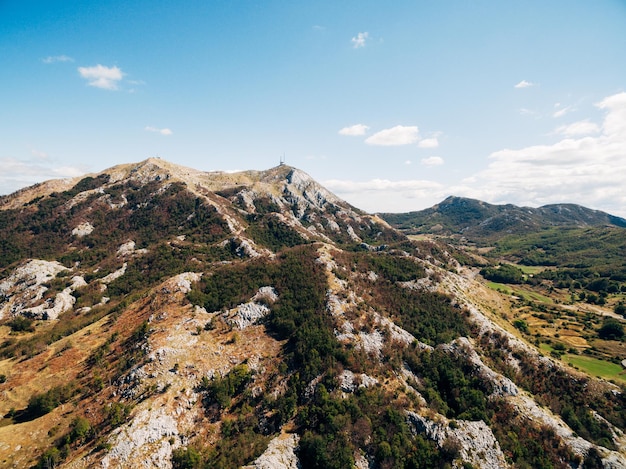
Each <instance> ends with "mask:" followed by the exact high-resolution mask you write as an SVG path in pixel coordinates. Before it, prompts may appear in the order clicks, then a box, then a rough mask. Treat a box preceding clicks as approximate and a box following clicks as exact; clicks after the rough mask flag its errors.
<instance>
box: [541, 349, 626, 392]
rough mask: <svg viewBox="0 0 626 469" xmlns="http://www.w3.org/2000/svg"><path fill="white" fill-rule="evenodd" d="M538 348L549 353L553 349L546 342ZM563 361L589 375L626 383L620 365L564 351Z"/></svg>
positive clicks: (625, 373) (625, 377) (624, 373)
mask: <svg viewBox="0 0 626 469" xmlns="http://www.w3.org/2000/svg"><path fill="white" fill-rule="evenodd" d="M539 349H541V350H542V351H544V352H546V353H547V354H549V353H550V352H552V351H553V350H554V349H553V348H552V347H551V346H550V345H549V344H546V343H542V344H539ZM561 360H562V361H563V362H564V363H567V364H569V365H571V366H574V367H576V368H578V369H579V370H580V371H584V372H585V373H587V374H588V375H590V376H594V377H599V378H604V379H606V380H609V381H610V380H613V381H615V382H616V383H618V384H624V383H626V371H625V370H624V368H622V366H621V365H618V364H616V363H613V362H608V361H605V360H599V359H598V358H593V357H587V356H585V355H574V354H571V353H566V354H564V355H563V356H562V357H561Z"/></svg>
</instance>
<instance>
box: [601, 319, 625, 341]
mask: <svg viewBox="0 0 626 469" xmlns="http://www.w3.org/2000/svg"><path fill="white" fill-rule="evenodd" d="M598 335H599V336H600V338H601V339H606V340H620V339H622V338H623V337H624V326H623V325H622V323H621V322H619V321H618V320H617V319H613V318H608V319H605V320H604V322H603V323H602V327H600V329H599V330H598Z"/></svg>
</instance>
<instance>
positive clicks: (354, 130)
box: [339, 124, 369, 137]
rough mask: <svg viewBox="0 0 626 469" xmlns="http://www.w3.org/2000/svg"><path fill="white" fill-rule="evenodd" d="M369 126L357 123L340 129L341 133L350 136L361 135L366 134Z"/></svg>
mask: <svg viewBox="0 0 626 469" xmlns="http://www.w3.org/2000/svg"><path fill="white" fill-rule="evenodd" d="M368 130H369V127H368V126H367V125H364V124H355V125H351V126H350V127H344V128H343V129H341V130H340V131H339V135H348V136H350V137H357V136H359V135H365V134H366V133H367V131H368Z"/></svg>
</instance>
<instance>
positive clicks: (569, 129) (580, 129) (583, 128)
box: [554, 119, 600, 137]
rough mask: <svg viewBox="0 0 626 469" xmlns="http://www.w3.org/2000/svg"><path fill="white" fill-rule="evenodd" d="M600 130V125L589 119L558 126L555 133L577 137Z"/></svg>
mask: <svg viewBox="0 0 626 469" xmlns="http://www.w3.org/2000/svg"><path fill="white" fill-rule="evenodd" d="M598 132H600V126H599V125H598V124H596V123H594V122H591V121H590V120H589V119H586V120H584V121H578V122H574V123H572V124H569V125H562V126H560V127H557V128H556V130H555V131H554V133H556V134H561V135H565V136H567V137H575V136H579V135H591V134H596V133H598Z"/></svg>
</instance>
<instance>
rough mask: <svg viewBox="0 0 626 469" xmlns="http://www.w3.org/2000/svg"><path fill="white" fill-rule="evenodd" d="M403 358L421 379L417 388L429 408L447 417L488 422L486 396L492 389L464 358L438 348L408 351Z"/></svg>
mask: <svg viewBox="0 0 626 469" xmlns="http://www.w3.org/2000/svg"><path fill="white" fill-rule="evenodd" d="M404 359H405V360H406V362H407V364H408V365H409V367H410V368H411V370H412V371H413V372H414V373H415V374H417V375H418V376H419V377H420V378H421V382H420V383H416V385H417V386H418V388H419V390H420V392H421V393H422V395H423V396H424V397H425V398H426V400H427V401H428V402H429V405H430V407H432V408H433V409H435V410H436V411H437V412H439V413H441V414H443V415H445V416H446V417H448V418H455V419H462V420H484V421H485V422H488V421H489V418H488V417H487V414H486V409H487V399H486V397H485V395H486V394H489V393H490V392H491V386H490V385H489V384H488V383H486V382H484V380H482V379H480V378H479V377H478V376H477V374H476V370H475V366H474V365H473V364H472V363H471V362H470V361H469V360H467V359H466V358H465V357H463V356H459V355H453V354H451V353H448V352H444V351H442V350H439V349H435V350H433V351H432V352H427V351H423V352H421V353H418V352H417V351H416V350H415V349H408V350H406V351H405V353H404Z"/></svg>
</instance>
